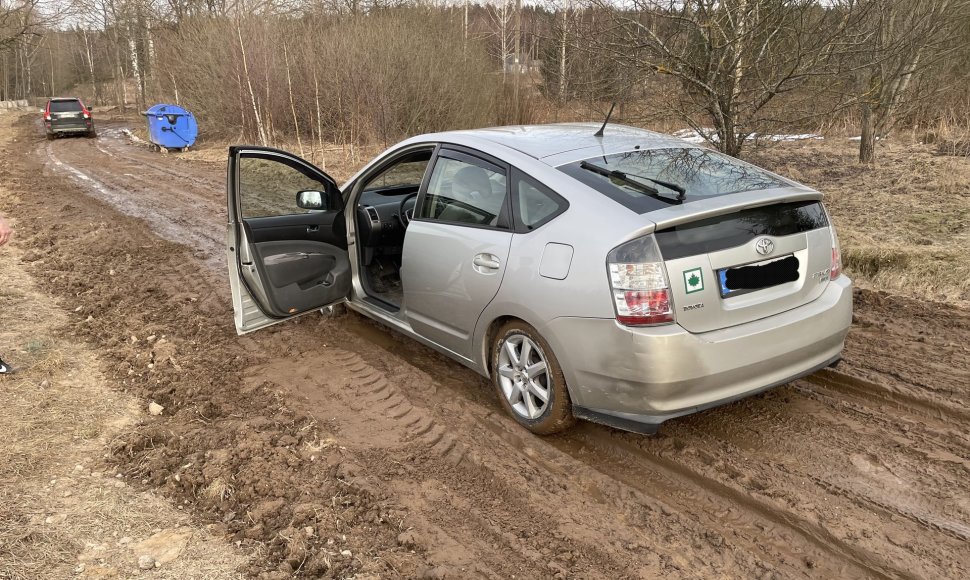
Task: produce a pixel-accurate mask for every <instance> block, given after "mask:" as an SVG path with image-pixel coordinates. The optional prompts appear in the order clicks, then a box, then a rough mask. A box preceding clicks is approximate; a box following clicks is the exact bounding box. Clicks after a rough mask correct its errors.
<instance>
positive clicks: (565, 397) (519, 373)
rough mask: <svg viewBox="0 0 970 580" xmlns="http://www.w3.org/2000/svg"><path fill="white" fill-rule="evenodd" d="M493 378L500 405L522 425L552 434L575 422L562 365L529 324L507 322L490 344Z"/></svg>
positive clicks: (534, 430)
mask: <svg viewBox="0 0 970 580" xmlns="http://www.w3.org/2000/svg"><path fill="white" fill-rule="evenodd" d="M491 361H492V382H493V383H494V385H495V389H496V391H497V392H498V395H499V399H500V400H501V401H502V406H503V407H505V410H506V411H508V412H509V414H510V415H512V417H513V418H514V419H515V420H516V421H518V422H519V423H520V424H521V425H522V426H523V427H525V428H526V429H528V430H529V431H532V432H533V433H535V434H537V435H551V434H553V433H559V432H560V431H564V430H566V429H568V428H569V427H571V426H572V425H573V423H575V421H576V420H575V418H574V417H573V413H572V402H571V401H570V399H569V391H568V390H567V389H566V378H565V377H564V376H563V373H562V367H560V366H559V361H558V360H557V359H556V355H555V354H554V353H553V352H552V348H550V347H549V344H548V343H547V342H546V341H545V339H543V338H542V336H540V335H539V333H538V332H536V330H535V329H534V328H532V327H531V326H529V325H528V324H526V323H524V322H520V321H512V322H508V323H506V324H505V325H503V326H502V328H501V329H499V331H498V334H497V336H496V338H495V341H494V342H493V344H492V356H491Z"/></svg>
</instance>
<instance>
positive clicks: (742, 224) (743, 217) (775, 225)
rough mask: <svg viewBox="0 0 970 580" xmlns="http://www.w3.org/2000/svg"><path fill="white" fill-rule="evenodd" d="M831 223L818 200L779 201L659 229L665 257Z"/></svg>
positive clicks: (790, 233) (722, 247)
mask: <svg viewBox="0 0 970 580" xmlns="http://www.w3.org/2000/svg"><path fill="white" fill-rule="evenodd" d="M827 225H829V222H828V218H826V216H825V210H823V209H822V204H821V203H820V202H817V201H794V202H788V203H776V204H773V205H767V206H764V207H756V208H751V209H743V210H741V211H739V212H735V213H730V214H727V215H720V216H717V217H712V218H708V219H705V220H698V221H695V222H690V223H686V224H682V225H679V226H675V227H672V228H668V229H665V230H660V231H658V232H657V233H656V234H655V235H656V238H657V245H658V246H660V253H661V254H663V257H664V260H676V259H677V258H685V257H687V256H696V255H699V254H708V253H710V252H716V251H718V250H725V249H727V248H734V247H737V246H740V245H741V244H744V243H747V242H748V241H750V240H752V239H754V238H756V237H758V236H790V235H792V234H797V233H801V232H807V231H809V230H814V229H818V228H824V227H826V226H827Z"/></svg>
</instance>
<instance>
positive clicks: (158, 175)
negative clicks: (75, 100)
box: [38, 131, 225, 270]
mask: <svg viewBox="0 0 970 580" xmlns="http://www.w3.org/2000/svg"><path fill="white" fill-rule="evenodd" d="M105 133H106V134H107V136H106V137H100V138H98V139H97V140H94V141H92V140H90V139H84V140H81V139H59V140H55V141H48V142H47V143H46V144H45V145H42V146H41V147H42V150H41V151H38V154H40V155H41V156H43V157H44V158H45V159H46V165H47V167H48V168H49V169H50V170H52V171H55V172H58V173H61V174H65V175H67V176H69V177H70V178H71V179H73V180H74V181H75V182H76V183H78V184H79V185H80V186H82V187H83V188H85V189H86V190H87V191H88V192H90V193H92V194H94V196H95V197H97V198H98V199H101V200H102V201H105V202H107V203H108V204H110V205H111V206H112V207H114V208H116V209H117V210H119V211H121V212H122V213H124V214H126V215H129V216H132V217H136V218H139V219H142V220H144V221H145V222H146V223H147V224H148V225H149V226H150V228H151V229H152V231H153V232H155V233H156V234H158V235H159V236H160V237H162V238H164V239H166V240H169V241H172V242H175V243H178V244H183V245H186V246H188V247H190V248H192V249H193V250H194V252H193V253H194V254H196V255H197V256H200V255H201V256H203V257H204V261H205V264H206V266H207V267H208V268H209V269H212V270H218V269H221V268H222V267H223V264H222V260H223V259H224V258H223V252H222V251H221V246H222V244H223V243H224V231H225V219H224V218H223V219H221V220H220V217H222V216H224V214H225V209H224V208H223V207H222V206H221V205H216V203H215V202H213V201H211V199H207V196H200V195H199V194H198V190H199V186H198V183H193V180H192V179H191V178H186V177H182V178H180V179H179V180H178V181H181V184H175V183H172V181H173V179H172V175H173V174H175V172H173V171H168V170H160V169H159V166H158V165H157V163H140V164H137V165H135V166H132V164H131V163H130V162H129V161H128V160H127V159H126V158H124V157H122V156H121V155H120V154H111V153H109V152H107V151H104V150H103V147H102V146H101V143H100V142H101V139H105V138H111V137H110V135H111V134H110V132H107V131H106V132H105ZM92 152H96V154H95V155H91V153H92Z"/></svg>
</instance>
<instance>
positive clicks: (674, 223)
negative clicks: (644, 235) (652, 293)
mask: <svg viewBox="0 0 970 580" xmlns="http://www.w3.org/2000/svg"><path fill="white" fill-rule="evenodd" d="M758 193H759V194H762V195H759V196H758V197H759V198H760V199H759V200H757V201H754V200H750V201H748V200H745V199H743V198H744V197H748V196H747V195H745V194H741V195H742V199H734V200H732V201H728V200H725V199H724V198H721V200H724V201H722V202H721V203H714V204H713V205H720V207H709V208H696V209H699V210H701V211H700V212H698V213H696V214H695V217H696V218H697V219H690V217H691V216H688V215H683V214H682V210H681V209H680V208H678V210H680V212H679V213H681V215H671V216H670V217H669V219H664V218H665V217H667V216H664V215H658V216H656V217H657V218H659V219H658V220H657V229H656V232H655V236H656V239H657V244H658V246H659V248H660V253H661V254H662V256H663V260H664V264H665V266H666V269H667V276H668V278H669V280H670V287H671V293H672V298H673V302H674V314H675V317H676V321H677V323H678V324H679V325H681V326H682V327H683V328H684V329H686V330H688V331H689V332H708V331H712V330H717V329H721V328H726V327H729V326H734V325H737V324H743V323H746V322H751V321H753V320H758V319H760V318H765V317H768V316H772V315H774V314H778V313H780V312H784V311H786V310H791V309H792V308H797V307H799V306H802V305H803V304H807V303H809V302H811V301H812V300H815V299H816V298H818V297H819V296H820V295H821V294H822V292H823V291H824V290H825V287H826V285H827V284H828V282H829V269H830V268H831V263H832V234H831V231H830V225H829V222H828V216H827V215H826V213H825V211H824V209H823V208H822V204H821V201H820V199H819V198H820V195H819V194H818V193H816V192H811V191H810V190H804V189H800V188H799V189H798V190H797V191H796V192H789V193H790V194H793V195H785V194H784V193H783V192H782V191H778V192H776V193H775V194H774V195H771V196H769V199H768V200H766V199H765V196H764V195H763V194H764V192H758ZM727 197H729V198H734V197H735V196H727ZM711 201H712V202H714V200H711ZM685 205H686V204H685ZM681 207H683V206H681ZM678 210H673V211H671V212H669V213H671V214H677V213H678ZM657 213H662V212H657ZM651 217H652V218H653V217H655V216H654V215H651Z"/></svg>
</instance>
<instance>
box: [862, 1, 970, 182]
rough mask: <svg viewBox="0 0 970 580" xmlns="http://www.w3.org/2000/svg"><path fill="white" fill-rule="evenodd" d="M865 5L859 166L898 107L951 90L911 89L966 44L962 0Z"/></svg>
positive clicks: (967, 15)
mask: <svg viewBox="0 0 970 580" xmlns="http://www.w3.org/2000/svg"><path fill="white" fill-rule="evenodd" d="M868 4H869V6H870V8H871V9H870V10H869V13H868V15H867V18H866V19H865V21H864V23H863V27H864V29H865V30H866V31H867V33H868V41H867V44H866V52H865V53H864V59H865V65H864V66H863V68H862V88H861V94H860V95H859V106H860V112H861V125H862V136H861V138H860V144H859V161H860V162H861V163H874V162H875V160H876V141H877V140H878V139H881V138H884V137H886V136H887V135H888V134H889V133H890V132H891V131H892V129H893V127H894V126H895V123H896V119H897V116H898V113H899V112H900V111H901V109H903V108H905V107H906V106H907V105H911V104H914V103H917V102H919V101H921V100H923V99H925V98H927V97H928V96H929V95H931V94H933V93H936V92H938V91H939V90H941V89H945V88H946V87H948V86H952V82H951V83H946V82H943V83H942V84H940V83H936V84H935V85H934V86H931V87H927V90H924V91H914V90H913V87H914V85H915V82H914V81H915V80H917V79H918V78H919V76H920V75H921V74H922V73H923V72H925V71H926V70H928V69H930V68H931V67H933V66H935V65H936V64H938V63H940V61H941V60H943V59H944V58H945V57H946V56H947V55H949V54H951V53H953V52H954V51H957V50H961V49H966V48H967V44H968V42H970V38H968V37H967V34H966V30H967V28H968V27H970V1H968V0H868ZM960 32H963V34H962V35H961V34H960ZM966 78H967V77H966V76H963V78H962V79H961V80H962V81H966Z"/></svg>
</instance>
